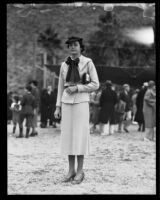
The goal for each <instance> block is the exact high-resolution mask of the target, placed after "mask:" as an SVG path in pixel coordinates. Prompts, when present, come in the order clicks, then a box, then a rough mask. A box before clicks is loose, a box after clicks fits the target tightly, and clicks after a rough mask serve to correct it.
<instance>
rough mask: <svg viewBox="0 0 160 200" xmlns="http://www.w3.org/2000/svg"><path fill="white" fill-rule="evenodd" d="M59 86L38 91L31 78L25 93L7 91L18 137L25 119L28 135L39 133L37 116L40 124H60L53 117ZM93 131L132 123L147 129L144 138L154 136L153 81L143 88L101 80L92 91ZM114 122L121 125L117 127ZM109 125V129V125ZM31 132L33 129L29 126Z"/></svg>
mask: <svg viewBox="0 0 160 200" xmlns="http://www.w3.org/2000/svg"><path fill="white" fill-rule="evenodd" d="M56 99H57V88H55V89H54V91H53V90H52V86H51V85H48V86H47V88H46V89H43V90H42V91H41V92H39V89H38V83H37V81H35V80H33V81H30V82H29V83H28V84H27V85H26V87H25V91H24V94H23V95H18V94H16V93H13V92H9V93H8V95H7V120H8V123H11V121H12V124H13V134H15V131H16V127H17V126H19V135H18V136H17V137H18V138H21V137H23V122H24V119H26V124H25V125H26V138H28V137H29V136H36V135H38V132H37V130H36V128H37V117H38V115H39V114H40V127H41V128H47V127H48V126H51V127H53V128H56V127H57V123H58V124H59V123H60V119H59V120H58V119H56V118H55V117H54V112H55V109H56ZM90 124H91V128H90V133H91V134H92V133H95V132H96V131H97V132H99V134H100V135H107V134H109V135H110V134H113V133H114V132H119V133H122V132H126V133H129V126H130V125H131V124H137V131H142V132H145V131H146V137H145V138H144V140H152V141H153V139H154V127H155V124H156V91H155V83H154V81H149V82H145V83H144V84H143V85H142V87H141V88H137V89H131V88H130V86H129V85H128V84H124V85H123V86H115V84H113V83H112V82H111V81H106V82H105V84H104V83H103V84H101V85H100V87H99V89H98V90H96V91H94V92H92V93H91V94H90ZM115 125H118V126H117V127H118V129H117V130H115V127H116V126H115ZM105 127H107V130H106V128H105ZM31 128H32V132H31V133H30V129H31Z"/></svg>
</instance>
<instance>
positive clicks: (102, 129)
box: [99, 123, 104, 134]
mask: <svg viewBox="0 0 160 200" xmlns="http://www.w3.org/2000/svg"><path fill="white" fill-rule="evenodd" d="M99 126H100V134H103V133H104V124H103V123H100V125H99Z"/></svg>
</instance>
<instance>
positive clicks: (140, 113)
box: [135, 82, 148, 132]
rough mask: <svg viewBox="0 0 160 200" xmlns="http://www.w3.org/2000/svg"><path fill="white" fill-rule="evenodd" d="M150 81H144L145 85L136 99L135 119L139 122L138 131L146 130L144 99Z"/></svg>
mask: <svg viewBox="0 0 160 200" xmlns="http://www.w3.org/2000/svg"><path fill="white" fill-rule="evenodd" d="M147 88H148V83H147V82H146V83H143V86H142V88H141V90H140V91H139V93H138V95H137V99H136V106H137V111H136V115H135V121H136V122H138V125H139V127H138V131H143V132H144V131H145V121H144V114H143V101H144V95H145V93H146V91H147Z"/></svg>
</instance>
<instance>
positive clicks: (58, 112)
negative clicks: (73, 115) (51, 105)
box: [54, 107, 61, 119]
mask: <svg viewBox="0 0 160 200" xmlns="http://www.w3.org/2000/svg"><path fill="white" fill-rule="evenodd" d="M54 117H55V118H56V119H60V118H61V108H60V107H56V110H55V112H54Z"/></svg>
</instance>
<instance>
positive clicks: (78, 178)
mask: <svg viewBox="0 0 160 200" xmlns="http://www.w3.org/2000/svg"><path fill="white" fill-rule="evenodd" d="M83 179H84V172H82V173H80V174H78V175H76V176H75V178H74V180H73V181H72V184H80V183H81V182H82V181H83Z"/></svg>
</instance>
